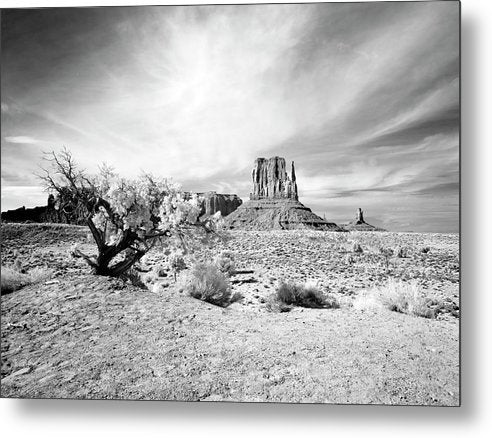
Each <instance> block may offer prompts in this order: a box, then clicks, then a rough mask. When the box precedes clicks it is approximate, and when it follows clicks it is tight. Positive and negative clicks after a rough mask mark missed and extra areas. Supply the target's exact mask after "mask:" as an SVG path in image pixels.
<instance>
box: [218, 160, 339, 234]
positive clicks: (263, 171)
mask: <svg viewBox="0 0 492 438" xmlns="http://www.w3.org/2000/svg"><path fill="white" fill-rule="evenodd" d="M251 176H252V182H253V191H252V192H251V193H250V197H249V198H250V200H249V201H248V202H246V203H244V204H243V205H241V206H240V207H239V208H238V209H237V210H236V211H234V212H232V213H231V214H230V215H229V216H227V218H226V225H227V226H228V227H229V228H231V229H243V230H275V229H279V230H283V229H318V230H330V231H341V229H340V227H338V225H337V224H335V223H332V222H327V221H325V220H324V219H322V218H320V217H319V216H317V215H316V214H314V213H313V212H312V211H311V209H309V208H307V207H306V206H304V205H303V204H301V203H300V202H299V195H298V191H297V182H296V174H295V166H294V162H292V165H291V171H290V175H289V174H288V172H287V166H286V163H285V159H284V158H282V157H272V158H269V159H266V158H257V159H256V160H255V163H254V167H253V170H252V173H251Z"/></svg>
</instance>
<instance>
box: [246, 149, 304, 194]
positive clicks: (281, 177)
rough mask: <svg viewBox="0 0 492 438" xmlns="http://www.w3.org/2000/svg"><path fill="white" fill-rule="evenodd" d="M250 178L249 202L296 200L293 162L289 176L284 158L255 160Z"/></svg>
mask: <svg viewBox="0 0 492 438" xmlns="http://www.w3.org/2000/svg"><path fill="white" fill-rule="evenodd" d="M252 178H253V193H251V194H250V199H251V200H258V199H282V198H284V199H293V200H295V201H297V200H298V195H297V184H296V173H295V169H294V162H292V167H291V172H290V176H289V175H288V174H287V168H286V164H285V159H284V158H282V157H272V158H269V159H266V158H257V159H256V160H255V165H254V167H253V171H252Z"/></svg>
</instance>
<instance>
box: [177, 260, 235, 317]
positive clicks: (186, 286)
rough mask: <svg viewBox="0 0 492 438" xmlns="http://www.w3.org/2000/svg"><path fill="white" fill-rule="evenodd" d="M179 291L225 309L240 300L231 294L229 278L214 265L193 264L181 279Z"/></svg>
mask: <svg viewBox="0 0 492 438" xmlns="http://www.w3.org/2000/svg"><path fill="white" fill-rule="evenodd" d="M180 285H181V289H183V290H185V291H186V292H187V293H188V294H189V295H190V296H192V297H193V298H197V299H199V300H202V301H206V302H208V303H211V304H215V305H216V306H220V307H227V306H229V305H230V304H232V303H234V302H236V301H238V300H239V299H241V296H240V295H239V294H233V293H232V288H231V283H230V281H229V277H228V276H227V275H226V274H225V273H224V272H221V271H220V269H219V268H218V267H217V266H216V265H215V263H201V262H198V263H194V264H193V265H192V266H191V268H190V269H189V271H187V272H186V273H185V275H183V277H182V278H181V282H180Z"/></svg>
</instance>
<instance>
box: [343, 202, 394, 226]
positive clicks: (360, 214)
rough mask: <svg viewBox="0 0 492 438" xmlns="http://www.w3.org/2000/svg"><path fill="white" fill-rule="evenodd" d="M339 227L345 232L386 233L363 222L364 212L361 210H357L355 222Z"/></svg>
mask: <svg viewBox="0 0 492 438" xmlns="http://www.w3.org/2000/svg"><path fill="white" fill-rule="evenodd" d="M341 227H342V228H343V229H344V230H347V231H386V230H384V229H383V228H378V227H375V226H374V225H371V224H368V223H367V222H366V221H365V220H364V212H363V211H362V209H361V208H358V209H357V212H356V214H355V220H353V221H351V222H349V223H348V224H344V225H341Z"/></svg>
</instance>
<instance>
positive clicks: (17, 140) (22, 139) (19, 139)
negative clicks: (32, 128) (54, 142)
mask: <svg viewBox="0 0 492 438" xmlns="http://www.w3.org/2000/svg"><path fill="white" fill-rule="evenodd" d="M5 141H6V142H7V143H14V144H44V143H46V142H45V141H43V140H38V139H36V138H32V137H29V136H27V135H16V136H13V137H5Z"/></svg>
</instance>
